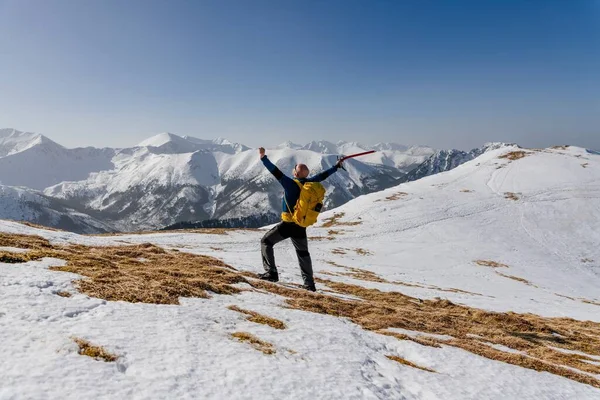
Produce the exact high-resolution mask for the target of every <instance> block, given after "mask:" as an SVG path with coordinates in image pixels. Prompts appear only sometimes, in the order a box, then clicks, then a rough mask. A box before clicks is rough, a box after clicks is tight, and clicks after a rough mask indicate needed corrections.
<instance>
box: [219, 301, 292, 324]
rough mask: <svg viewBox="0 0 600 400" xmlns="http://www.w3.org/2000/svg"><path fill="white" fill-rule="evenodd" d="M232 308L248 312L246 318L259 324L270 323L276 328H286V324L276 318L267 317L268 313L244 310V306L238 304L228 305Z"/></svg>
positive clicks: (240, 311) (243, 312)
mask: <svg viewBox="0 0 600 400" xmlns="http://www.w3.org/2000/svg"><path fill="white" fill-rule="evenodd" d="M227 308H229V309H230V310H233V311H237V312H239V313H242V314H246V315H247V316H248V317H247V318H246V319H247V320H248V321H250V322H255V323H257V324H263V325H269V326H270V327H271V328H275V329H286V328H287V327H286V326H285V324H284V323H283V322H282V321H280V320H278V319H275V318H271V317H267V316H266V315H263V314H259V313H257V312H256V311H250V310H244V309H243V308H239V307H238V306H229V307H227Z"/></svg>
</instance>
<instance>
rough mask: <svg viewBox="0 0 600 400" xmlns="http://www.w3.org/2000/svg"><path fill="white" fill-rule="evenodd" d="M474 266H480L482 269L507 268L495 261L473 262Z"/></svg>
mask: <svg viewBox="0 0 600 400" xmlns="http://www.w3.org/2000/svg"><path fill="white" fill-rule="evenodd" d="M475 264H477V265H480V266H482V267H491V268H508V265H506V264H502V263H499V262H496V261H490V260H475Z"/></svg>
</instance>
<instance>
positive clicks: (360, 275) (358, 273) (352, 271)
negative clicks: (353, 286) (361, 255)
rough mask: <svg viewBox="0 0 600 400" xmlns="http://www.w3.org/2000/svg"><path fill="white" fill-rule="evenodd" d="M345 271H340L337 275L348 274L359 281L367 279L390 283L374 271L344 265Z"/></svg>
mask: <svg viewBox="0 0 600 400" xmlns="http://www.w3.org/2000/svg"><path fill="white" fill-rule="evenodd" d="M344 268H345V269H346V270H347V272H340V273H339V275H344V276H349V277H351V278H353V279H358V280H361V281H369V282H380V283H390V281H388V280H387V279H384V278H382V277H380V276H379V275H377V274H376V273H374V272H371V271H367V270H364V269H360V268H352V267H344Z"/></svg>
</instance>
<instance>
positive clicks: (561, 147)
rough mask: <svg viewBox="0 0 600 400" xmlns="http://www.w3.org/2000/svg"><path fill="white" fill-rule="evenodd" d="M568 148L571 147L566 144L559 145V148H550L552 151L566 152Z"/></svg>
mask: <svg viewBox="0 0 600 400" xmlns="http://www.w3.org/2000/svg"><path fill="white" fill-rule="evenodd" d="M569 147H571V146H569V145H568V144H563V145H560V146H552V147H550V148H551V149H554V150H566V149H568V148H569Z"/></svg>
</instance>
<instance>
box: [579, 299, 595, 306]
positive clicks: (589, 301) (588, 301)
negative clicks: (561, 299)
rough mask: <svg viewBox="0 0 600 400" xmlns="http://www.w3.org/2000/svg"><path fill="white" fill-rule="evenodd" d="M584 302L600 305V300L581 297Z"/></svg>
mask: <svg viewBox="0 0 600 400" xmlns="http://www.w3.org/2000/svg"><path fill="white" fill-rule="evenodd" d="M581 301H582V302H584V303H586V304H593V305H595V306H600V302H597V301H593V300H588V299H581Z"/></svg>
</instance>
